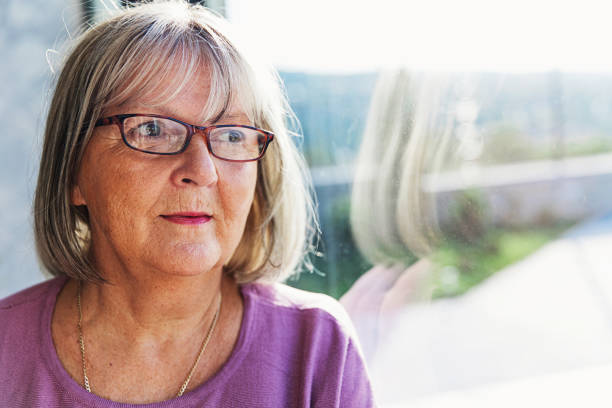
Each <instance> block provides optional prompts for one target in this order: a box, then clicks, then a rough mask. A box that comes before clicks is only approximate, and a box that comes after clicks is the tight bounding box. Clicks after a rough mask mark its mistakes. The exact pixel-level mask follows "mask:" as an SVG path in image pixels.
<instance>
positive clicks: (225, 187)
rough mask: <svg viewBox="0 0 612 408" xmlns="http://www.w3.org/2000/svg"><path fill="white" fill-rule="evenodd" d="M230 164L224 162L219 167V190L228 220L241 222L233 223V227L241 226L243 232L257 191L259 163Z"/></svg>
mask: <svg viewBox="0 0 612 408" xmlns="http://www.w3.org/2000/svg"><path fill="white" fill-rule="evenodd" d="M228 164H229V166H227V165H225V164H224V165H223V167H220V168H219V175H220V179H219V181H220V184H219V191H220V193H221V198H222V201H223V203H222V204H223V208H224V214H225V218H226V220H227V221H231V222H232V223H237V224H239V225H232V227H234V228H239V230H240V232H242V229H243V228H244V224H245V222H246V219H247V216H248V214H249V211H250V209H251V204H252V202H253V196H254V193H255V184H256V182H257V164H256V163H228Z"/></svg>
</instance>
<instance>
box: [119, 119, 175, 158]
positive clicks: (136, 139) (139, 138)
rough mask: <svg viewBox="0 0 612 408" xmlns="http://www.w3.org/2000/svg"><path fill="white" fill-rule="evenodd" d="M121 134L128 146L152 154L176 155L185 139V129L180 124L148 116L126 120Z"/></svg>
mask: <svg viewBox="0 0 612 408" xmlns="http://www.w3.org/2000/svg"><path fill="white" fill-rule="evenodd" d="M123 133H124V136H125V140H126V142H127V144H128V145H130V146H131V147H133V148H135V149H138V150H143V151H145V152H152V153H176V152H178V151H180V150H181V149H182V148H183V145H184V144H185V139H186V138H187V128H185V126H183V125H182V124H180V123H177V122H174V121H172V120H170V119H163V118H152V117H149V116H132V117H129V118H126V119H125V120H124V121H123Z"/></svg>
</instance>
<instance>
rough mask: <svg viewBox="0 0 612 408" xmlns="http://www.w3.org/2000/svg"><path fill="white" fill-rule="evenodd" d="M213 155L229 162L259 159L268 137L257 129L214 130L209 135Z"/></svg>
mask: <svg viewBox="0 0 612 408" xmlns="http://www.w3.org/2000/svg"><path fill="white" fill-rule="evenodd" d="M209 139H210V148H211V149H212V153H213V154H214V155H215V156H217V157H220V158H223V159H228V160H253V159H257V158H258V157H259V156H260V155H261V152H262V151H263V149H264V146H265V143H266V140H267V136H266V134H265V133H262V132H260V131H258V130H255V129H249V128H245V127H239V126H236V127H234V126H228V127H218V128H214V129H212V130H211V131H210V133H209Z"/></svg>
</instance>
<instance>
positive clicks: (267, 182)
mask: <svg viewBox="0 0 612 408" xmlns="http://www.w3.org/2000/svg"><path fill="white" fill-rule="evenodd" d="M230 38H233V37H232V34H231V30H230V27H229V25H228V24H227V22H226V21H225V20H223V19H222V18H221V17H219V16H217V15H215V14H214V13H212V12H211V11H209V10H207V9H206V8H204V7H202V6H193V5H189V4H188V3H187V2H185V1H178V0H174V1H154V2H151V3H147V4H143V5H139V6H136V7H132V8H128V9H125V10H120V11H117V12H116V14H115V15H113V16H111V18H109V19H108V20H106V21H104V22H101V23H99V24H98V25H95V26H93V27H91V28H90V29H89V30H87V31H86V32H85V33H84V34H82V35H81V36H80V38H78V40H77V41H76V43H75V45H74V47H73V49H72V51H71V52H70V53H69V54H68V56H67V58H66V60H65V63H64V67H63V69H62V71H61V73H60V75H59V78H58V80H57V83H56V86H55V92H54V95H53V98H52V101H51V103H50V108H49V112H48V116H47V124H46V129H45V135H44V143H43V151H42V157H41V163H40V171H39V175H38V184H37V187H36V192H35V197H34V228H35V240H36V249H37V252H38V256H39V259H40V262H41V263H42V265H43V267H44V268H45V269H46V270H47V271H48V272H50V273H51V274H53V275H67V276H69V277H72V278H75V279H81V280H89V281H98V282H100V281H103V280H104V277H103V276H100V275H99V274H98V272H97V271H96V269H95V267H94V265H93V264H92V262H91V259H90V258H89V256H88V254H89V248H88V247H89V242H90V240H89V227H88V222H89V219H88V213H87V209H86V208H84V207H75V206H73V205H71V204H70V191H71V188H72V186H73V185H74V182H75V177H76V175H77V172H78V169H79V166H80V163H81V159H82V157H83V153H84V151H85V147H86V146H87V143H88V141H89V139H90V138H91V135H92V132H93V128H94V124H95V122H96V120H97V119H99V118H100V117H101V115H102V114H103V113H104V111H105V110H107V109H108V108H109V107H116V106H119V105H121V104H122V103H125V102H127V101H129V100H131V99H133V98H140V97H143V96H146V97H147V100H152V101H153V102H152V103H154V104H162V103H164V102H165V101H169V100H171V99H172V98H173V97H174V96H176V95H178V94H179V93H180V92H181V90H183V89H184V88H185V87H187V86H190V85H191V83H192V80H193V78H194V77H195V75H196V74H197V73H198V72H199V71H200V70H202V69H203V68H205V69H207V70H208V72H210V81H211V90H210V94H209V98H208V101H207V103H206V106H205V107H204V111H205V112H203V114H204V115H205V117H206V118H208V119H209V120H211V121H213V122H214V121H215V120H217V119H218V118H220V117H222V116H223V115H224V113H225V112H226V110H227V109H228V108H229V107H230V106H232V105H233V104H235V103H239V104H240V107H241V108H242V109H243V111H244V112H245V113H246V114H247V116H248V117H249V119H250V120H252V122H253V123H254V125H255V126H257V127H260V128H264V129H267V130H270V131H272V132H273V133H274V134H275V139H274V142H273V143H272V144H271V145H270V147H269V149H268V150H267V152H266V155H265V156H264V158H263V159H262V160H260V161H259V162H258V179H257V185H256V189H255V197H254V200H253V205H252V207H251V210H250V213H249V216H248V219H247V223H246V227H245V231H244V234H243V237H242V239H241V241H240V243H239V245H238V247H237V249H236V251H235V252H234V254H233V256H232V258H231V259H230V260H229V261H228V263H227V264H226V265H225V267H224V271H225V272H226V273H227V274H230V275H232V276H234V278H235V279H236V280H237V281H238V282H239V283H244V282H250V281H254V280H280V279H284V278H287V277H288V276H289V275H291V274H292V273H293V272H294V271H296V270H298V269H299V267H300V266H301V265H305V266H306V267H308V266H309V263H308V261H307V260H305V255H306V254H307V253H308V252H309V251H310V250H311V249H312V242H311V241H312V237H313V235H314V234H315V233H316V231H317V230H318V228H317V223H316V217H315V212H314V204H313V201H312V198H311V191H312V190H311V184H310V181H309V179H308V176H307V172H306V170H305V169H306V167H305V164H304V161H303V159H302V158H301V156H300V154H299V153H298V152H297V149H296V148H295V146H294V144H293V142H292V140H291V134H290V132H289V131H288V129H287V122H288V120H291V118H292V117H293V116H292V112H291V109H290V108H289V105H288V103H287V100H286V98H285V96H284V93H283V88H282V84H281V81H280V79H279V78H278V75H277V74H276V73H275V71H274V70H272V69H270V68H268V67H266V66H265V65H264V64H261V63H258V62H257V61H256V60H255V59H254V58H253V57H252V56H247V54H246V53H245V51H244V50H243V49H241V48H240V47H239V46H238V45H237V42H236V41H235V40H234V39H232V40H230ZM147 57H149V59H147ZM168 81H169V83H170V86H167V87H166V88H165V89H161V88H160V87H159V85H158V84H160V83H168Z"/></svg>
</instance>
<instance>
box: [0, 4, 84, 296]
mask: <svg viewBox="0 0 612 408" xmlns="http://www.w3.org/2000/svg"><path fill="white" fill-rule="evenodd" d="M77 18H78V6H77V5H76V2H73V1H69V0H27V1H24V0H5V1H4V2H3V4H2V9H1V10H0V129H1V132H0V140H1V142H2V144H1V145H0V297H4V296H6V295H8V294H10V293H12V292H15V291H17V290H19V289H21V288H24V287H26V286H28V285H31V284H33V283H35V282H38V281H40V280H42V279H43V278H44V276H43V275H42V273H41V272H40V271H39V267H38V265H37V261H36V256H35V254H34V245H33V243H32V233H31V229H32V217H31V204H30V202H31V197H32V192H33V190H34V187H35V185H36V174H37V167H38V165H37V158H38V155H39V150H40V148H39V144H40V140H41V135H42V130H43V128H44V112H43V110H44V106H45V102H46V98H47V92H48V85H49V83H50V80H51V73H50V69H49V66H48V64H47V59H46V50H47V49H50V48H55V47H56V46H57V45H58V44H60V43H61V42H62V40H63V39H64V38H65V37H66V32H67V30H66V28H65V26H68V27H71V28H70V30H71V31H73V32H74V26H75V23H78V20H77ZM54 59H55V60H56V61H57V57H55V58H54Z"/></svg>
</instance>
